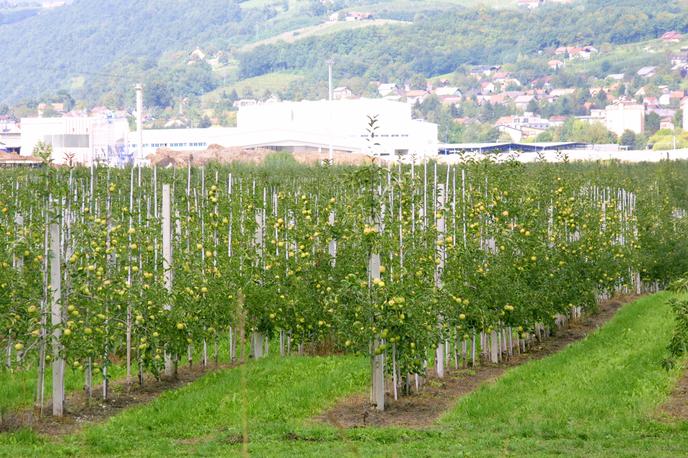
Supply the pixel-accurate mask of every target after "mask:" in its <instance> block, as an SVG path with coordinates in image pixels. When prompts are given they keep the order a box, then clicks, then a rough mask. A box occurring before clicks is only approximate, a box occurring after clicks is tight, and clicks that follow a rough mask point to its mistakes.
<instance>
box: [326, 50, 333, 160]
mask: <svg viewBox="0 0 688 458" xmlns="http://www.w3.org/2000/svg"><path fill="white" fill-rule="evenodd" d="M333 65H334V59H327V76H328V78H327V80H328V95H329V97H328V100H329V102H330V138H329V140H330V148H329V155H328V158H327V160H328V162H329V164H330V165H332V164H334V151H333V149H332V100H333V98H334V91H333V89H332V66H333Z"/></svg>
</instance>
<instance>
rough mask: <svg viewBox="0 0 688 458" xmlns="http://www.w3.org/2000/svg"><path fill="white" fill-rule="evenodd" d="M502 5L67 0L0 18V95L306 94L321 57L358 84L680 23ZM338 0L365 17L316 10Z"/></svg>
mask: <svg viewBox="0 0 688 458" xmlns="http://www.w3.org/2000/svg"><path fill="white" fill-rule="evenodd" d="M515 4H516V2H515V0H493V1H483V0H443V1H429V0H403V1H389V0H377V1H373V0H339V1H337V2H334V3H333V4H332V6H331V7H330V8H329V9H328V8H325V7H324V6H323V5H322V4H321V3H320V2H319V1H309V2H303V1H295V0H291V1H289V0H287V1H278V0H248V1H239V0H231V1H228V0H208V1H206V2H203V3H202V4H200V3H196V2H191V3H189V2H186V1H183V0H150V1H143V0H118V1H117V2H111V1H109V2H103V1H100V0H76V1H75V2H74V3H73V4H70V5H66V6H64V7H61V8H56V9H51V10H47V11H42V12H41V13H40V14H37V15H35V16H32V17H29V18H26V19H24V20H22V21H21V22H18V23H14V24H6V25H0V51H2V53H3V56H4V57H5V59H4V63H5V68H7V69H18V70H14V71H5V72H2V73H0V102H2V101H4V102H5V103H11V104H16V103H17V102H19V101H22V100H24V101H26V100H34V101H40V100H45V99H49V98H51V97H53V98H54V97H55V94H57V93H58V92H59V91H60V90H62V91H63V92H62V95H61V96H59V97H66V95H65V94H66V93H69V96H70V97H73V98H74V99H76V100H77V101H79V100H80V101H83V102H84V103H85V104H86V105H90V106H92V105H95V104H106V105H108V106H118V107H127V106H130V105H131V103H132V97H133V95H132V90H131V88H132V86H133V84H135V83H136V82H139V81H143V82H144V83H145V85H146V86H147V88H148V90H147V92H146V104H147V106H151V107H158V108H165V107H169V106H174V105H175V104H176V103H177V102H178V101H179V100H181V99H189V98H191V99H193V98H196V97H199V96H203V95H206V94H218V95H221V94H223V93H224V92H227V91H232V90H233V89H241V88H249V89H251V86H250V85H249V83H246V81H249V82H251V81H253V82H255V81H261V80H265V79H266V78H262V77H267V80H269V81H275V78H274V77H273V76H270V75H273V74H278V75H279V74H285V73H286V74H289V75H295V76H293V77H290V78H289V79H284V78H280V81H286V82H287V83H290V82H292V81H305V82H306V85H304V86H303V87H300V88H298V89H299V91H298V92H297V93H295V94H293V95H296V96H298V95H301V96H313V95H314V94H320V93H321V92H322V90H323V87H322V81H321V80H322V72H323V68H324V66H325V60H327V59H328V58H334V59H335V60H336V62H337V66H336V78H337V79H338V80H343V79H351V78H360V79H361V81H362V82H361V84H359V86H361V87H364V86H365V84H367V83H365V81H371V80H382V79H390V80H397V81H399V80H402V81H403V80H408V79H409V78H411V77H413V76H414V75H423V76H426V77H431V76H436V75H441V74H446V73H451V72H453V71H455V70H456V69H457V68H458V67H460V66H462V65H465V64H468V65H475V64H485V63H509V62H512V63H515V62H519V61H523V59H527V58H529V57H530V56H533V55H537V53H539V52H542V51H543V50H548V49H553V48H555V47H557V46H560V45H564V44H571V43H578V44H595V45H601V44H609V45H611V46H618V45H620V44H625V43H634V42H638V41H641V40H647V39H652V38H656V37H657V36H659V35H661V34H662V33H663V32H665V31H667V30H683V31H685V30H687V29H688V13H687V12H686V10H685V8H682V3H681V2H680V1H679V0H673V1H669V2H664V1H659V0H652V1H641V0H621V1H618V2H613V3H612V4H609V2H605V1H602V0H578V1H575V2H573V3H566V4H545V6H543V7H541V8H538V9H537V10H535V11H529V10H527V9H523V8H519V9H517V8H514V5H515ZM352 11H365V12H369V13H371V14H372V15H373V18H374V19H373V20H367V21H354V22H349V21H343V20H339V21H337V22H333V21H332V20H331V18H330V16H331V14H332V13H333V12H335V13H336V12H340V14H343V15H346V14H349V13H350V12H352ZM629 11H633V12H632V13H629ZM399 21H404V22H399ZM535 24H536V25H537V27H536V26H535ZM55 43H60V46H55ZM194 49H198V50H199V52H200V54H198V55H194V54H193V53H192V51H194ZM199 55H200V57H198V56H199ZM261 78H262V79H261ZM252 89H253V90H258V91H260V93H263V91H266V90H283V89H285V86H284V85H281V84H279V85H274V84H273V85H268V86H266V87H262V86H254V87H252ZM292 92H293V91H292ZM205 99H206V100H210V99H209V98H208V97H206V98H205ZM212 99H213V100H219V99H218V98H217V97H215V98H212Z"/></svg>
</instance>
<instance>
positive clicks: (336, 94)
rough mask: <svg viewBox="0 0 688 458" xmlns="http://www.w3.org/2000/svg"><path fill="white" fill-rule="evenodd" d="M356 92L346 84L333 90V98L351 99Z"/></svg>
mask: <svg viewBox="0 0 688 458" xmlns="http://www.w3.org/2000/svg"><path fill="white" fill-rule="evenodd" d="M353 95H354V93H353V92H351V89H349V88H348V87H345V86H341V87H337V88H335V89H334V90H333V91H332V98H333V99H334V100H343V99H350V98H351V97H353Z"/></svg>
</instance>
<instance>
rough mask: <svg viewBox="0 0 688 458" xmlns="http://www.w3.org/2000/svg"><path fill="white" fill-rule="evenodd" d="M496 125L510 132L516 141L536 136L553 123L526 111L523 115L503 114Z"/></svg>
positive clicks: (500, 129) (503, 130)
mask: <svg viewBox="0 0 688 458" xmlns="http://www.w3.org/2000/svg"><path fill="white" fill-rule="evenodd" d="M495 127H496V128H497V130H499V131H500V132H503V133H506V134H508V135H509V136H510V137H511V139H512V140H513V141H515V142H518V141H521V140H522V139H524V138H529V137H535V136H537V135H539V134H541V133H542V132H544V131H546V130H547V129H549V128H550V127H552V124H551V123H550V122H549V120H547V119H543V118H540V117H539V116H535V115H533V114H532V113H525V114H524V115H523V116H503V117H501V118H499V119H498V120H497V122H496V123H495Z"/></svg>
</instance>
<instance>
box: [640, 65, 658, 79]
mask: <svg viewBox="0 0 688 458" xmlns="http://www.w3.org/2000/svg"><path fill="white" fill-rule="evenodd" d="M656 74H657V67H651V66H648V67H643V68H641V69H640V70H638V76H640V77H642V78H652V77H653V76H655V75H656Z"/></svg>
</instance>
